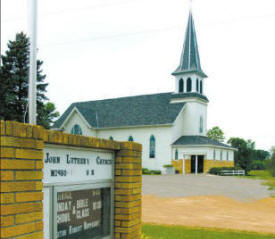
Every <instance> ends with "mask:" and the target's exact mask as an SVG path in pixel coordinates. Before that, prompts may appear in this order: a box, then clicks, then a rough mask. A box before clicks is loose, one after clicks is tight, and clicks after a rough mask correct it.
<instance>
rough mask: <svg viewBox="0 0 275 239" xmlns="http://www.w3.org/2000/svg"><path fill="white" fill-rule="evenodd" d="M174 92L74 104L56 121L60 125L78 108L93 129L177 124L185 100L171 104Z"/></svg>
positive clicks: (54, 126)
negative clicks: (175, 122)
mask: <svg viewBox="0 0 275 239" xmlns="http://www.w3.org/2000/svg"><path fill="white" fill-rule="evenodd" d="M171 98H172V93H161V94H153V95H141V96H132V97H123V98H116V99H106V100H97V101H88V102H80V103H73V104H72V105H71V106H70V107H69V108H68V109H67V110H66V111H65V112H64V114H62V116H61V117H60V118H59V119H58V120H57V121H56V122H55V124H54V125H53V128H60V127H61V126H62V125H63V122H64V121H65V120H66V119H67V117H68V116H69V115H70V112H71V111H72V110H73V109H74V107H76V108H77V109H78V110H79V112H80V113H81V114H82V116H83V117H84V118H85V119H86V120H87V122H88V123H89V124H90V125H91V127H92V128H96V129H103V128H119V127H135V126H151V125H167V124H173V123H174V121H175V120H176V118H177V116H178V114H179V113H180V111H181V110H182V108H183V106H184V104H185V103H176V104H170V100H171Z"/></svg>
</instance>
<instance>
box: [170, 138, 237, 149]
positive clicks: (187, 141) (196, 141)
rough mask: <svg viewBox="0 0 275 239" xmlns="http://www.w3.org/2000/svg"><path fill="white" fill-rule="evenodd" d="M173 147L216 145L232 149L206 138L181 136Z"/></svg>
mask: <svg viewBox="0 0 275 239" xmlns="http://www.w3.org/2000/svg"><path fill="white" fill-rule="evenodd" d="M173 145H214V146H221V147H226V148H232V147H231V146H230V145H227V144H223V143H220V142H219V141H216V140H213V139H209V138H208V137H206V136H181V137H180V138H179V139H177V140H176V141H175V142H174V143H173Z"/></svg>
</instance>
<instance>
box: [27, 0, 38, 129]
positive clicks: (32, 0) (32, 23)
mask: <svg viewBox="0 0 275 239" xmlns="http://www.w3.org/2000/svg"><path fill="white" fill-rule="evenodd" d="M29 34H30V35H29V36H30V68H29V95H28V96H29V123H30V124H34V125H35V124H36V111H37V110H36V107H37V106H36V91H37V89H36V77H37V56H36V55H37V0H29Z"/></svg>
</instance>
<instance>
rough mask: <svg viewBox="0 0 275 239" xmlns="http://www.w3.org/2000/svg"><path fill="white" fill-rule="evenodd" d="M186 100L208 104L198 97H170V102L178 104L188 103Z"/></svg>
mask: <svg viewBox="0 0 275 239" xmlns="http://www.w3.org/2000/svg"><path fill="white" fill-rule="evenodd" d="M188 102H198V103H202V104H204V105H208V102H207V101H205V100H203V99H198V98H196V97H190V98H175V99H171V101H170V103H171V104H178V103H188Z"/></svg>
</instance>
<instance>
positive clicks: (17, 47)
mask: <svg viewBox="0 0 275 239" xmlns="http://www.w3.org/2000/svg"><path fill="white" fill-rule="evenodd" d="M29 52H30V41H29V38H28V37H27V36H26V35H25V34H24V33H23V32H21V33H18V34H16V37H15V40H14V41H9V42H8V50H7V51H6V52H5V54H4V55H1V59H2V66H1V68H0V118H1V119H3V120H14V121H18V122H27V119H28V112H27V109H28V74H29ZM42 64H43V62H42V61H40V60H38V61H37V113H38V120H37V121H38V124H40V125H42V126H44V127H46V128H48V127H49V125H50V123H51V122H52V120H53V118H52V117H53V116H56V115H57V114H56V113H54V112H50V113H49V115H47V116H46V112H49V108H47V107H46V105H47V104H46V105H45V101H47V100H48V98H47V97H46V95H45V93H46V91H47V90H46V88H47V86H48V83H45V79H46V75H44V74H43V73H42V69H41V67H42ZM46 108H47V110H46ZM51 109H53V108H51ZM54 110H55V107H54Z"/></svg>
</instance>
